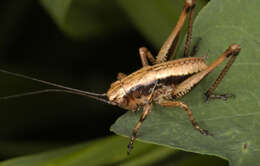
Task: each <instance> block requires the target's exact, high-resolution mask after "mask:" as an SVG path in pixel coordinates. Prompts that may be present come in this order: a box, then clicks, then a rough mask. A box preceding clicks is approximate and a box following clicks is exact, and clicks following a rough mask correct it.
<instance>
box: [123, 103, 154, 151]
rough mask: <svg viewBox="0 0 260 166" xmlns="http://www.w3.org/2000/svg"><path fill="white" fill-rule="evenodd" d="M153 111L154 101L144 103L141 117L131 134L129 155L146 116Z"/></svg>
mask: <svg viewBox="0 0 260 166" xmlns="http://www.w3.org/2000/svg"><path fill="white" fill-rule="evenodd" d="M151 111H152V103H148V104H146V105H144V107H143V113H142V115H141V117H140V119H139V121H138V122H137V124H136V126H135V128H134V130H133V133H132V135H131V138H130V142H129V144H128V146H127V147H128V151H127V154H128V155H129V154H130V152H131V150H132V149H133V147H134V141H135V139H136V134H137V132H138V130H139V129H140V127H141V125H142V123H143V122H144V120H145V119H146V117H147V116H148V115H149V114H150V113H151Z"/></svg>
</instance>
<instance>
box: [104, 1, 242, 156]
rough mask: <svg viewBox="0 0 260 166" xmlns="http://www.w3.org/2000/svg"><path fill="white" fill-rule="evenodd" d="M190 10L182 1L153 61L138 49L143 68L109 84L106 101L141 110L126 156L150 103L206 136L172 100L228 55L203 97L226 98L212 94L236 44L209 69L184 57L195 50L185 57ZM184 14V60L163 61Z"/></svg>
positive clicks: (173, 44) (191, 4)
mask: <svg viewBox="0 0 260 166" xmlns="http://www.w3.org/2000/svg"><path fill="white" fill-rule="evenodd" d="M194 7H195V0H186V3H185V6H184V8H183V11H182V13H181V15H180V17H179V21H178V22H177V25H176V26H175V28H174V29H173V31H172V33H171V34H170V36H169V37H168V39H167V40H166V41H165V43H164V44H163V46H162V47H161V49H160V51H159V53H158V55H157V57H156V58H154V57H153V55H152V54H151V53H150V52H149V50H148V49H147V48H145V47H141V48H140V49H139V54H140V58H141V61H142V65H143V68H141V69H140V70H137V71H136V72H134V73H132V74H130V75H128V76H127V75H124V77H122V74H121V73H119V75H118V80H117V81H116V82H114V83H112V84H111V87H110V89H109V90H108V91H107V93H106V95H107V97H108V100H109V101H110V102H112V103H114V104H115V105H117V106H119V107H122V108H124V109H128V110H131V111H134V112H135V111H137V110H139V108H143V113H142V115H141V117H140V120H139V121H138V123H137V124H136V127H135V128H134V130H133V133H132V136H131V138H130V143H129V145H128V154H129V153H130V151H131V149H132V148H133V143H134V140H135V138H136V134H137V132H138V130H139V128H140V127H141V125H142V123H143V121H144V120H145V118H146V117H147V116H148V115H149V114H150V112H151V110H152V101H153V102H155V103H157V104H159V105H162V106H165V107H167V106H168V107H180V108H183V109H184V110H185V111H186V113H187V115H188V117H189V119H190V121H191V123H192V125H193V126H194V128H195V129H197V130H198V131H200V133H201V134H203V135H207V134H208V132H207V130H204V129H202V128H201V127H200V126H199V125H198V123H197V122H196V121H195V119H194V117H193V115H192V112H191V110H190V109H189V107H188V106H187V105H186V104H184V103H183V102H181V101H177V100H176V99H178V98H180V97H182V96H184V95H185V94H186V93H188V92H189V91H190V90H191V89H192V87H194V85H196V84H198V83H199V81H201V80H202V79H203V78H204V77H205V76H206V75H208V74H209V73H210V72H212V70H214V69H215V68H216V67H217V66H218V65H219V64H221V63H222V62H223V61H225V60H226V58H228V57H229V56H230V55H234V56H232V58H231V59H230V61H229V63H228V64H227V65H226V67H225V68H224V69H223V71H222V72H221V74H220V76H219V77H218V78H217V80H216V81H215V83H214V84H213V85H212V86H211V88H210V89H209V90H208V91H207V92H206V93H205V94H206V97H207V99H209V98H221V99H226V97H228V96H227V95H215V94H213V92H214V90H215V89H216V87H217V85H218V84H219V83H220V82H221V80H222V78H223V77H224V75H225V74H226V72H227V71H228V70H229V68H230V66H231V65H232V63H233V62H234V60H235V57H236V56H235V55H237V54H238V53H239V51H240V46H239V45H237V44H233V45H231V46H230V47H229V48H228V49H227V50H226V51H225V52H224V53H223V54H222V55H221V56H220V57H219V58H218V59H217V60H216V61H215V62H213V63H212V64H211V65H209V66H208V65H207V64H206V61H205V57H187V56H193V55H194V54H195V52H196V50H197V45H195V47H194V49H193V51H192V52H191V54H190V55H189V47H190V41H191V29H192V22H193V20H192V18H193V13H194V11H193V9H194ZM188 13H190V14H189V23H188V34H187V39H186V43H185V49H184V56H185V57H187V58H182V59H178V60H172V61H167V57H169V56H170V55H172V54H173V53H174V52H175V50H176V46H177V41H178V38H179V34H180V31H181V28H182V26H183V24H184V22H185V19H186V17H187V15H188ZM148 61H150V62H151V64H152V66H150V65H149V62H148Z"/></svg>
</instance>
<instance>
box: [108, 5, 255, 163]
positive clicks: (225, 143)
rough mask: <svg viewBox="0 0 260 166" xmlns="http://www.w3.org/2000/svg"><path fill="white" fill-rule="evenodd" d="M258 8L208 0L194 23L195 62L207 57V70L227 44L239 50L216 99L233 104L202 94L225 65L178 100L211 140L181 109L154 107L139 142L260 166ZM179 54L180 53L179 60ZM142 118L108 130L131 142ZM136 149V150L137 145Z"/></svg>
mask: <svg viewBox="0 0 260 166" xmlns="http://www.w3.org/2000/svg"><path fill="white" fill-rule="evenodd" d="M259 6H260V1H258V0H252V1H250V3H249V2H248V1H246V0H233V1H227V0H212V1H210V2H209V3H208V5H207V6H206V7H204V8H203V9H202V10H201V12H200V14H199V15H198V16H197V18H196V21H195V23H194V31H193V39H196V38H198V37H201V38H202V41H201V43H200V46H199V47H200V49H199V52H198V53H197V56H202V55H205V54H206V53H208V62H209V64H210V63H211V62H213V61H214V60H215V59H216V58H217V57H218V56H220V55H221V54H222V53H223V52H224V51H225V50H226V49H227V48H228V46H229V45H230V44H232V43H237V44H240V45H241V52H240V54H239V55H238V57H237V60H236V61H235V63H234V65H233V66H232V67H231V69H230V72H228V73H227V76H226V77H225V78H224V80H223V81H222V82H221V84H220V86H219V87H218V88H217V90H216V93H233V94H235V95H236V97H235V98H230V99H228V101H222V100H214V101H210V103H209V104H206V103H205V96H204V95H203V93H204V92H205V91H206V90H207V89H208V88H209V87H210V85H211V84H212V83H213V82H214V81H215V79H216V77H217V75H218V73H219V72H220V70H221V69H222V67H223V65H224V64H223V65H221V67H218V68H217V69H216V70H215V71H214V72H213V73H211V74H210V75H209V76H208V77H207V78H206V79H204V80H202V81H201V82H200V84H199V85H198V86H196V87H195V88H194V89H193V90H192V91H191V92H190V93H189V94H187V95H186V96H185V97H184V98H182V99H181V100H182V101H184V103H186V104H187V105H188V106H189V107H190V109H191V110H192V112H193V115H194V117H195V118H196V119H197V121H198V123H199V124H200V126H201V127H202V128H205V129H207V130H209V132H210V133H212V134H213V136H203V135H201V134H200V133H199V132H198V131H196V130H194V129H193V127H192V125H191V124H190V122H189V120H188V117H187V115H186V113H185V112H184V111H183V110H182V109H177V108H163V107H161V106H159V105H154V109H153V111H152V113H151V115H150V116H149V117H148V118H147V119H146V120H145V122H144V124H143V126H142V127H141V129H140V131H139V133H138V134H137V138H138V140H141V141H144V142H150V143H154V144H159V145H163V146H167V147H174V148H178V149H182V150H185V151H191V152H196V153H201V154H210V155H215V156H219V157H221V158H224V159H227V160H228V161H229V163H230V165H233V166H240V165H241V166H248V165H260V164H259V163H260V159H259V157H258V156H260V151H259V149H260V134H259V132H258V130H259V127H260V112H259V110H260V84H259V82H260V74H259V70H260V56H259V55H260V31H259V30H260V20H259V19H258V17H259V15H260V10H259ZM182 47H183V46H182ZM182 53H183V51H182V50H180V52H179V54H182ZM140 114H141V112H139V113H137V114H133V113H132V112H128V113H126V114H125V115H123V116H121V117H120V118H119V119H118V120H117V122H116V123H115V124H114V125H113V126H112V130H113V131H114V132H116V133H118V134H120V135H126V136H129V135H130V134H131V133H132V129H133V128H134V126H135V124H136V122H137V121H138V119H139V117H140ZM135 147H136V149H138V146H137V145H136V146H135ZM133 153H134V151H133Z"/></svg>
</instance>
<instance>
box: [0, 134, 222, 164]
mask: <svg viewBox="0 0 260 166" xmlns="http://www.w3.org/2000/svg"><path fill="white" fill-rule="evenodd" d="M127 142H128V138H122V137H118V136H113V137H108V138H103V139H99V140H96V141H92V142H88V143H81V144H79V145H74V146H71V147H66V148H61V149H58V150H54V151H49V152H44V153H40V154H36V155H31V156H25V157H19V158H16V159H11V160H8V161H5V162H2V163H0V166H35V165H41V166H49V165H55V166H81V165H82V166H85V165H91V166H96V165H111V166H112V165H124V166H130V165H133V166H136V165H158V164H160V165H165V166H166V165H172V163H175V164H174V165H178V166H184V165H191V164H192V165H200V166H206V165H208V163H210V164H211V165H212V166H219V165H226V164H227V163H226V162H225V161H223V160H220V159H218V158H216V157H209V156H199V155H195V154H190V153H189V154H185V155H184V153H182V152H178V151H176V150H173V149H169V148H166V147H161V146H158V145H149V144H143V143H140V142H138V141H137V142H136V145H137V146H138V149H136V151H135V153H133V154H131V155H130V156H127V155H126V148H125V145H126V144H127ZM187 158H189V160H187Z"/></svg>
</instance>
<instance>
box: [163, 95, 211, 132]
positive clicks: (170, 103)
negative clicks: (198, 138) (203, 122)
mask: <svg viewBox="0 0 260 166" xmlns="http://www.w3.org/2000/svg"><path fill="white" fill-rule="evenodd" d="M159 104H160V105H162V106H164V107H179V108H183V109H184V110H185V111H186V113H187V115H188V117H189V119H190V122H191V124H192V125H193V127H194V128H195V129H196V130H198V131H199V132H200V133H201V134H202V135H208V131H207V130H204V129H202V128H201V127H200V126H199V125H198V123H197V122H196V121H195V119H194V117H193V115H192V112H191V110H190V109H189V107H188V106H187V105H186V104H184V103H183V102H181V101H168V100H165V101H162V102H160V103H159Z"/></svg>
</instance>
